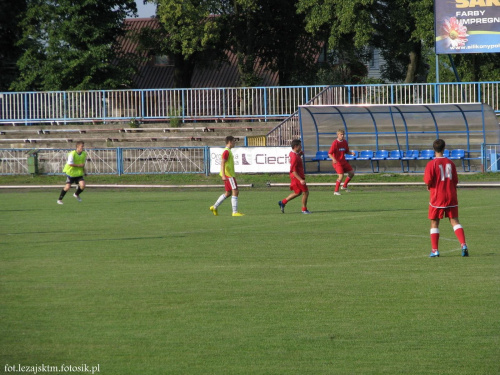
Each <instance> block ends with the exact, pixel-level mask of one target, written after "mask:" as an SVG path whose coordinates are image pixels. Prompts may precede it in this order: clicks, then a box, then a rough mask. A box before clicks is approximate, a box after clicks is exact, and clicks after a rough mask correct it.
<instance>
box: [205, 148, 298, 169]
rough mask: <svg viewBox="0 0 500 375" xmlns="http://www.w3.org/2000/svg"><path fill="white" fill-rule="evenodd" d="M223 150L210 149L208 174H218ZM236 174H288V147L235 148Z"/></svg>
mask: <svg viewBox="0 0 500 375" xmlns="http://www.w3.org/2000/svg"><path fill="white" fill-rule="evenodd" d="M223 151H224V148H219V147H210V173H219V172H220V164H221V160H222V152H223ZM231 151H232V152H233V158H234V171H235V172H236V173H288V172H290V156H289V155H290V151H292V149H291V148H290V147H235V148H233V149H232V150H231Z"/></svg>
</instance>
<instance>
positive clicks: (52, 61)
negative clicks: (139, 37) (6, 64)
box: [12, 0, 137, 91]
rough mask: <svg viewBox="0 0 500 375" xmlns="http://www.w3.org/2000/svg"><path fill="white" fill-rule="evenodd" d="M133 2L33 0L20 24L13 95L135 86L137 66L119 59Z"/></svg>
mask: <svg viewBox="0 0 500 375" xmlns="http://www.w3.org/2000/svg"><path fill="white" fill-rule="evenodd" d="M136 12H137V9H136V5H135V1H134V0H82V1H71V0H58V1H55V0H30V1H29V2H28V7H27V10H26V13H25V14H24V16H23V19H22V21H21V27H22V29H23V35H22V38H21V41H20V46H21V47H22V48H23V50H24V53H23V55H22V56H21V58H20V59H19V61H18V67H19V71H20V76H19V78H18V79H17V80H16V82H15V83H14V84H13V86H12V87H13V89H15V90H19V91H22V90H97V89H116V88H125V87H128V86H129V85H130V84H131V83H132V77H133V74H134V73H135V68H134V66H135V61H134V60H133V59H132V58H131V57H129V56H121V55H120V48H119V43H118V38H119V37H120V36H122V35H124V34H125V32H126V31H125V28H124V20H125V18H126V17H127V16H131V15H135V14H136Z"/></svg>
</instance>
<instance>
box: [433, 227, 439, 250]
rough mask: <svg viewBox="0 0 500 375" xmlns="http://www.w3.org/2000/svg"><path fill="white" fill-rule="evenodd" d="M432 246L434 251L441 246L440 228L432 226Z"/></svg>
mask: <svg viewBox="0 0 500 375" xmlns="http://www.w3.org/2000/svg"><path fill="white" fill-rule="evenodd" d="M431 246H432V250H433V251H434V250H438V248H439V228H431Z"/></svg>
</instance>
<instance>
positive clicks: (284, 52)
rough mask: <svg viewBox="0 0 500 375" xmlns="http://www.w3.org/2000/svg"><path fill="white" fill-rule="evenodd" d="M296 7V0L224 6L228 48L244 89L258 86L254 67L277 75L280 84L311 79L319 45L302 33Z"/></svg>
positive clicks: (241, 0)
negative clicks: (233, 58)
mask: <svg viewBox="0 0 500 375" xmlns="http://www.w3.org/2000/svg"><path fill="white" fill-rule="evenodd" d="M296 4H297V1H296V0H294V1H290V0H234V1H233V2H232V6H229V7H226V9H227V10H228V11H227V13H226V15H225V16H226V17H227V20H228V23H229V25H230V26H229V27H230V45H229V48H231V49H232V51H233V52H234V53H235V54H236V56H237V59H238V69H239V72H240V77H241V78H240V79H241V84H242V85H243V86H255V85H257V84H259V83H260V78H259V77H258V76H257V75H256V73H255V67H256V66H257V64H260V65H265V66H266V68H267V69H269V70H271V71H274V72H277V73H278V76H279V84H280V85H289V84H297V83H306V82H307V80H308V79H311V76H312V75H313V74H312V73H314V72H315V69H316V67H315V58H316V56H317V54H318V52H319V49H320V47H321V44H320V42H318V38H317V37H314V36H313V35H312V34H310V33H308V32H307V31H306V30H305V25H306V24H305V16H304V15H303V14H299V13H297V9H296Z"/></svg>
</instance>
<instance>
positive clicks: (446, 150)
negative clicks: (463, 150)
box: [443, 149, 450, 158]
mask: <svg viewBox="0 0 500 375" xmlns="http://www.w3.org/2000/svg"><path fill="white" fill-rule="evenodd" d="M443 156H444V157H445V158H447V157H449V156H450V150H448V149H445V150H444V151H443Z"/></svg>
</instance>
